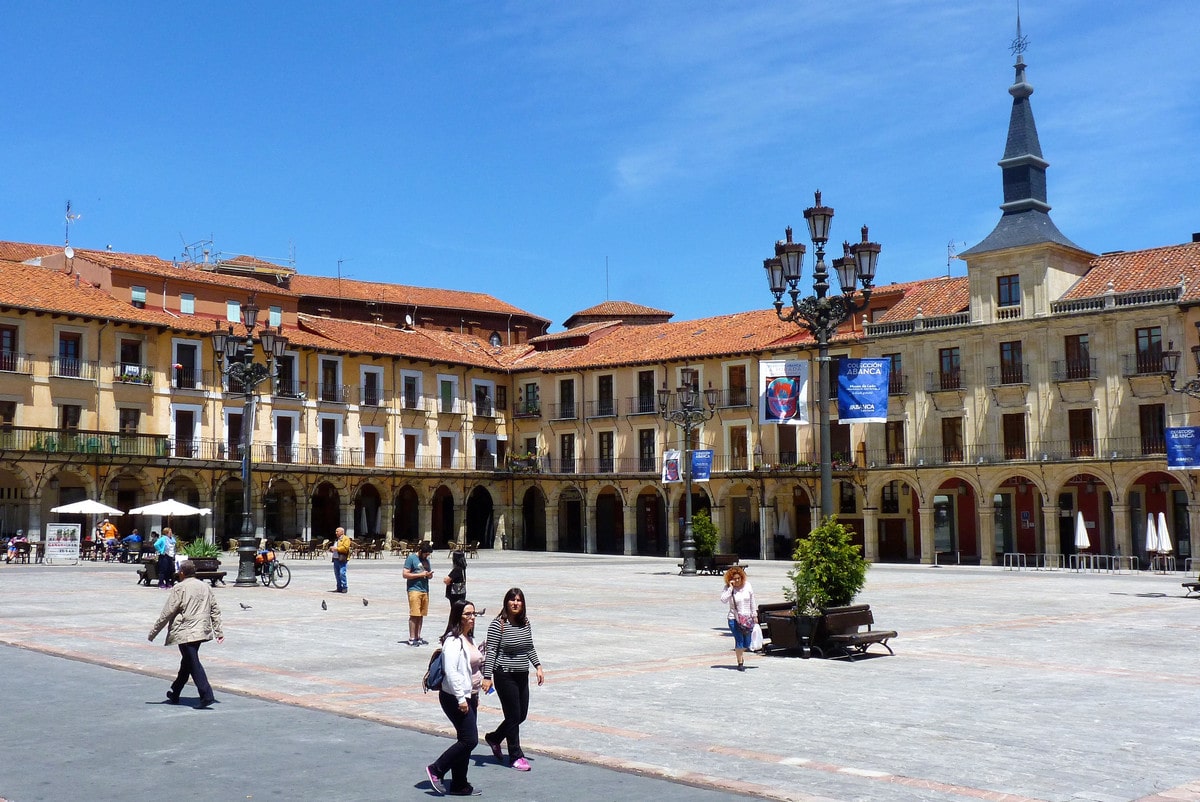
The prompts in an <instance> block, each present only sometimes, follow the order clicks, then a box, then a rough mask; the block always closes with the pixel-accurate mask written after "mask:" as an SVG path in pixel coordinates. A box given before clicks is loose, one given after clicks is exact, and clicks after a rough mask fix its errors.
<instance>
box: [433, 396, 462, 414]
mask: <svg viewBox="0 0 1200 802" xmlns="http://www.w3.org/2000/svg"><path fill="white" fill-rule="evenodd" d="M464 407H465V404H464V402H463V400H462V399H461V398H450V397H448V396H438V397H437V411H438V414H439V415H464V414H466V413H465V411H464Z"/></svg>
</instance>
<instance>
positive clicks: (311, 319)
mask: <svg viewBox="0 0 1200 802" xmlns="http://www.w3.org/2000/svg"><path fill="white" fill-rule="evenodd" d="M297 317H298V321H299V325H300V330H299V332H292V331H285V332H284V334H287V335H288V336H289V338H290V339H289V342H291V343H293V344H296V345H300V346H307V347H313V348H320V349H323V350H328V351H340V352H342V353H362V354H378V355H381V356H399V357H406V358H408V359H417V360H427V361H429V362H445V363H447V364H452V365H465V366H468V367H477V368H488V369H491V370H503V369H504V366H503V365H502V364H501V362H500V359H499V355H500V354H501V353H502V352H503V350H504V349H499V348H495V347H493V346H492V345H491V344H489V343H488V341H487V340H485V339H483V338H480V337H475V336H472V335H470V334H457V333H454V332H447V331H438V330H436V329H422V328H417V329H407V330H404V329H397V328H392V327H391V326H383V325H377V324H374V323H361V322H357V321H349V320H340V319H337V318H329V317H321V316H318V315H305V314H301V315H298V316H297ZM293 333H294V334H295V336H294V337H293V336H292V335H293Z"/></svg>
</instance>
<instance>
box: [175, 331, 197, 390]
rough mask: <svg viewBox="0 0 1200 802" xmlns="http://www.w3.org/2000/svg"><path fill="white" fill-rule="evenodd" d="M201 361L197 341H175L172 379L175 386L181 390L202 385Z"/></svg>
mask: <svg viewBox="0 0 1200 802" xmlns="http://www.w3.org/2000/svg"><path fill="white" fill-rule="evenodd" d="M199 362H200V357H199V350H198V346H197V345H196V344H195V343H189V342H177V343H175V367H174V368H173V372H174V376H172V380H173V383H174V386H175V387H176V388H177V389H181V390H195V389H197V388H198V387H199V386H200V371H199V369H198V368H197V365H198V364H199Z"/></svg>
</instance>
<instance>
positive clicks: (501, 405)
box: [496, 384, 508, 410]
mask: <svg viewBox="0 0 1200 802" xmlns="http://www.w3.org/2000/svg"><path fill="white" fill-rule="evenodd" d="M496 409H499V410H505V409H508V388H507V387H505V386H504V385H503V384H501V385H499V386H497V387H496Z"/></svg>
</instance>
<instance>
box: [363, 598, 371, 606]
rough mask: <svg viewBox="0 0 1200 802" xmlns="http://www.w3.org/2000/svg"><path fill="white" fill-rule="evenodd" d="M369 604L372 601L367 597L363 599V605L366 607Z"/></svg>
mask: <svg viewBox="0 0 1200 802" xmlns="http://www.w3.org/2000/svg"><path fill="white" fill-rule="evenodd" d="M368 604H370V602H369V601H367V600H366V599H363V607H366V606H367V605H368Z"/></svg>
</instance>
